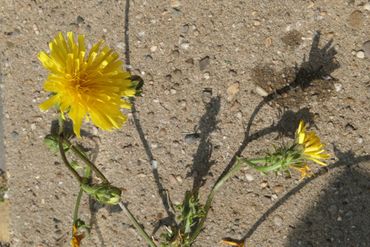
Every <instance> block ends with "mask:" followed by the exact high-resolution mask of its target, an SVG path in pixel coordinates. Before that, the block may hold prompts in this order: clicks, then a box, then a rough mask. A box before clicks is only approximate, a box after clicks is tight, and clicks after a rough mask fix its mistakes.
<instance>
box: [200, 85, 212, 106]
mask: <svg viewBox="0 0 370 247" xmlns="http://www.w3.org/2000/svg"><path fill="white" fill-rule="evenodd" d="M211 99H212V88H205V89H204V90H203V93H202V101H203V103H206V104H208V103H209V102H211Z"/></svg>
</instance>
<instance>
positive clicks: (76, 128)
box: [68, 105, 86, 137]
mask: <svg viewBox="0 0 370 247" xmlns="http://www.w3.org/2000/svg"><path fill="white" fill-rule="evenodd" d="M85 115H86V110H85V109H84V107H82V106H81V105H76V106H73V107H72V108H71V110H70V111H69V113H68V116H69V117H70V118H71V119H72V121H73V132H74V133H75V134H76V136H78V137H81V134H80V130H81V125H82V121H83V119H84V118H85Z"/></svg>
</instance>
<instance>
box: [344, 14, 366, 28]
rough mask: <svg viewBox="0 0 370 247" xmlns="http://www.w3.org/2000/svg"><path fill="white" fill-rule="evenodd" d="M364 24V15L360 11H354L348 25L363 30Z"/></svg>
mask: <svg viewBox="0 0 370 247" xmlns="http://www.w3.org/2000/svg"><path fill="white" fill-rule="evenodd" d="M363 22H364V15H363V14H362V12H361V11H360V10H355V11H353V12H352V13H351V14H350V16H349V18H348V24H349V25H350V26H351V27H353V28H356V29H359V28H361V26H362V24H363Z"/></svg>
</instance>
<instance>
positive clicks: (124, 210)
mask: <svg viewBox="0 0 370 247" xmlns="http://www.w3.org/2000/svg"><path fill="white" fill-rule="evenodd" d="M118 205H119V206H120V207H121V209H122V210H123V212H124V213H125V214H126V215H127V217H128V218H129V219H130V220H131V222H132V224H133V225H134V227H135V228H136V230H137V231H138V232H139V234H140V235H141V237H143V238H144V239H145V241H146V242H147V243H148V244H149V246H150V247H157V245H156V244H155V243H154V242H153V240H152V239H151V238H150V237H149V235H148V234H147V233H146V232H145V230H144V229H143V227H142V226H141V225H140V224H139V222H138V221H137V220H136V218H135V216H134V215H133V214H132V213H131V212H130V210H129V209H128V208H127V206H126V205H125V204H124V203H123V202H120V203H119V204H118Z"/></svg>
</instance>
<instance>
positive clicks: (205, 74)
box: [203, 72, 211, 80]
mask: <svg viewBox="0 0 370 247" xmlns="http://www.w3.org/2000/svg"><path fill="white" fill-rule="evenodd" d="M203 77H204V79H206V80H208V79H209V78H210V77H211V75H210V74H209V72H206V73H204V74H203Z"/></svg>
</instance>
